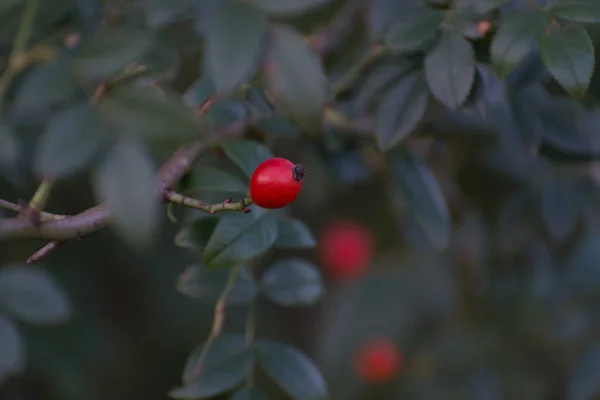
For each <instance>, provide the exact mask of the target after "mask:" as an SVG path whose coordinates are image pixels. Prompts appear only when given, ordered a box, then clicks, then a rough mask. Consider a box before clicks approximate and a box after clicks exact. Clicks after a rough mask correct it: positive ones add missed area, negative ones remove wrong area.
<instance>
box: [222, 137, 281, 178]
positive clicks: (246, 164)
mask: <svg viewBox="0 0 600 400" xmlns="http://www.w3.org/2000/svg"><path fill="white" fill-rule="evenodd" d="M221 149H223V151H224V152H225V154H226V155H227V158H229V159H230V160H231V161H232V162H233V163H234V164H235V165H237V166H238V167H239V168H240V169H241V170H242V171H243V172H244V174H246V176H248V177H251V176H252V174H253V173H254V170H255V169H256V167H258V165H259V164H260V163H262V162H263V161H265V160H266V159H269V158H271V157H273V154H272V153H271V151H270V150H269V149H268V148H266V147H265V146H263V145H262V144H260V143H258V142H255V141H253V140H228V141H225V142H223V143H221Z"/></svg>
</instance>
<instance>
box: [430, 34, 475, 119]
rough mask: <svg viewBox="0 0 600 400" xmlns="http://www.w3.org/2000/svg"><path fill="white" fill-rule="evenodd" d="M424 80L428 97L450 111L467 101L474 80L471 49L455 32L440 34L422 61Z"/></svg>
mask: <svg viewBox="0 0 600 400" xmlns="http://www.w3.org/2000/svg"><path fill="white" fill-rule="evenodd" d="M425 77H426V79H427V83H428V84H429V89H430V90H431V93H432V94H433V95H434V96H435V97H436V98H437V99H438V100H439V101H440V102H442V103H443V104H445V105H447V106H448V107H450V108H451V109H456V108H458V107H460V106H461V105H462V104H463V103H464V101H465V100H466V99H467V96H468V95H469V92H470V91H471V86H472V85H473V81H474V79H475V59H474V54H473V48H472V47H471V43H469V42H468V41H467V40H466V39H465V38H463V37H462V35H460V34H459V33H458V32H453V31H443V32H442V37H441V38H440V41H439V43H438V44H437V45H436V47H435V48H434V49H433V50H432V51H431V52H430V53H429V54H428V55H427V57H426V58H425Z"/></svg>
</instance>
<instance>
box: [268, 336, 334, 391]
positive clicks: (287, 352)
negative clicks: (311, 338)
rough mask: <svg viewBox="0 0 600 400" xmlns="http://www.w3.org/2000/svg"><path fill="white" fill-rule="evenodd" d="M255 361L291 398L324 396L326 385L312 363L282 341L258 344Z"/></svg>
mask: <svg viewBox="0 0 600 400" xmlns="http://www.w3.org/2000/svg"><path fill="white" fill-rule="evenodd" d="M256 347H257V357H258V363H259V364H260V365H261V366H262V367H263V368H264V369H265V371H266V372H267V374H268V375H269V376H270V377H271V379H273V380H274V381H275V382H276V383H277V384H278V385H279V386H280V387H281V388H282V389H283V390H284V391H285V392H286V393H287V394H288V395H289V396H290V397H291V398H292V399H294V400H321V399H327V397H328V394H327V385H326V383H325V380H324V379H323V376H321V372H320V371H319V369H318V367H317V366H316V365H315V363H314V362H313V361H312V360H311V359H309V358H308V357H307V356H306V355H305V354H303V353H302V352H301V351H299V350H298V349H296V348H294V347H292V346H288V345H285V344H282V343H277V342H273V341H267V340H261V341H259V342H258V343H257V346H256Z"/></svg>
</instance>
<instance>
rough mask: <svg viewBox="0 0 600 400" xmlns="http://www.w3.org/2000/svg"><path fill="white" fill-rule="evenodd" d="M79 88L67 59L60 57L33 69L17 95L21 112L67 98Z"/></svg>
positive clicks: (34, 109) (15, 104)
mask: <svg viewBox="0 0 600 400" xmlns="http://www.w3.org/2000/svg"><path fill="white" fill-rule="evenodd" d="M77 90H78V88H77V84H76V82H75V78H74V77H73V75H72V73H71V70H70V68H69V63H68V60H67V59H64V58H59V59H56V60H53V61H50V62H48V63H46V64H42V65H39V66H37V67H35V69H33V71H31V73H29V74H28V75H27V76H26V77H25V80H24V82H23V84H22V85H21V86H20V87H19V89H18V91H17V94H16V96H15V103H14V106H15V108H16V109H17V110H18V111H19V112H24V113H26V112H32V111H38V110H41V109H44V108H46V107H49V106H52V105H55V104H57V103H59V102H62V101H64V100H67V99H68V98H69V97H70V96H72V95H73V94H74V93H75V92H76V91H77Z"/></svg>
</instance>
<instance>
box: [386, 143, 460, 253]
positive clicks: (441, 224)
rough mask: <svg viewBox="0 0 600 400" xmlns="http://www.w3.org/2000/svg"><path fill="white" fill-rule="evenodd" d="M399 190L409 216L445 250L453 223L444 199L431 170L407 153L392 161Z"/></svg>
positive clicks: (397, 153)
mask: <svg viewBox="0 0 600 400" xmlns="http://www.w3.org/2000/svg"><path fill="white" fill-rule="evenodd" d="M388 159H389V161H390V165H391V167H392V173H393V176H394V179H395V182H396V184H397V185H398V188H399V189H400V190H401V191H402V194H403V195H404V198H405V200H406V203H407V204H406V205H407V208H408V210H407V212H408V213H410V215H411V217H412V218H413V219H414V221H415V222H416V223H418V224H419V225H420V226H421V227H422V228H423V229H424V231H425V233H426V234H427V235H428V237H429V239H430V241H431V242H432V244H433V245H434V247H435V248H437V249H440V250H441V249H445V248H446V247H447V246H448V244H449V241H450V231H451V228H452V226H451V224H452V221H451V219H450V212H449V211H448V206H447V205H446V200H445V198H444V195H443V193H442V191H441V189H440V187H439V185H438V182H437V180H436V179H435V177H434V176H433V175H432V173H431V172H430V171H429V169H428V168H427V166H426V165H425V164H424V163H423V162H422V161H421V160H419V159H417V158H416V157H414V156H412V155H411V154H408V153H406V152H404V151H395V152H393V153H390V155H389V157H388Z"/></svg>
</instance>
